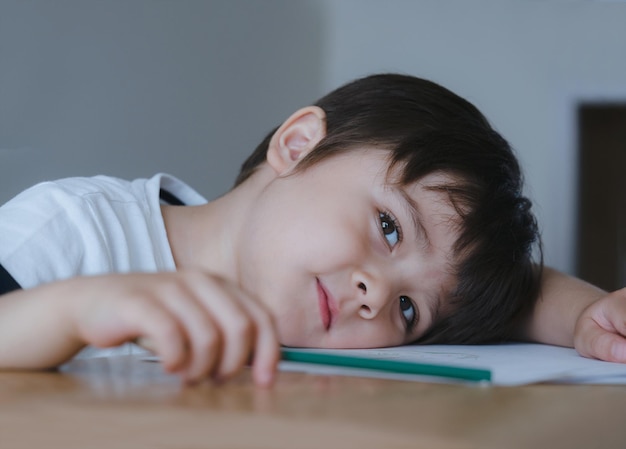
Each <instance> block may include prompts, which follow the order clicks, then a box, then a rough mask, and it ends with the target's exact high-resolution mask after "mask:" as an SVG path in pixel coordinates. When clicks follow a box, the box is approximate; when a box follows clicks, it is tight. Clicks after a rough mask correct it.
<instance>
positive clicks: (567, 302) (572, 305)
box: [517, 268, 606, 347]
mask: <svg viewBox="0 0 626 449" xmlns="http://www.w3.org/2000/svg"><path fill="white" fill-rule="evenodd" d="M605 295H606V292H605V291H603V290H600V289H599V288H597V287H595V286H593V285H591V284H589V283H587V282H585V281H582V280H580V279H577V278H574V277H571V276H568V275H566V274H563V273H560V272H558V271H556V270H554V269H552V268H544V270H543V273H542V283H541V292H540V294H539V297H538V298H537V301H536V302H535V305H534V307H533V309H532V311H531V313H530V315H529V317H528V318H527V319H526V320H524V322H523V324H522V327H521V329H520V330H519V333H518V335H517V336H518V337H519V338H520V339H521V340H525V341H533V342H538V343H546V344H552V345H558V346H568V347H574V329H575V327H576V322H577V320H578V318H579V317H580V315H581V314H582V313H583V310H585V309H586V308H587V307H588V306H589V305H590V304H592V303H594V302H596V301H597V300H598V299H600V298H602V297H603V296H605Z"/></svg>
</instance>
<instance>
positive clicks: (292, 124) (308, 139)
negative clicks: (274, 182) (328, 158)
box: [267, 106, 326, 175]
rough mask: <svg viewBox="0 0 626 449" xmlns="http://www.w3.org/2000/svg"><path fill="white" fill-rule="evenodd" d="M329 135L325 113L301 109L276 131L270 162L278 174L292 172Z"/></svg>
mask: <svg viewBox="0 0 626 449" xmlns="http://www.w3.org/2000/svg"><path fill="white" fill-rule="evenodd" d="M325 135H326V113H325V112H324V110H323V109H321V108H319V107H317V106H307V107H306V108H302V109H298V110H297V111H296V112H294V113H293V114H292V115H291V116H290V117H289V118H288V119H287V120H285V122H284V123H283V124H282V125H281V126H280V128H278V130H276V132H275V133H274V135H273V136H272V139H271V140H270V144H269V147H268V149H267V162H268V164H269V165H270V167H272V168H273V169H274V171H275V172H276V173H277V174H278V175H282V174H284V173H286V172H288V171H290V170H292V169H293V168H294V167H295V166H296V165H297V164H298V162H299V161H300V160H301V159H302V158H304V156H306V155H307V154H309V153H310V152H311V151H312V150H313V149H314V148H315V147H316V146H317V144H318V142H319V141H320V140H322V138H323V137H324V136H325Z"/></svg>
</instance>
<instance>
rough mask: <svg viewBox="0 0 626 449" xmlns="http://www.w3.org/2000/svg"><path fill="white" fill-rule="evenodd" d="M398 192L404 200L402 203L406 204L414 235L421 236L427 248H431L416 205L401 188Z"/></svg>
mask: <svg viewBox="0 0 626 449" xmlns="http://www.w3.org/2000/svg"><path fill="white" fill-rule="evenodd" d="M398 190H399V191H400V194H401V195H402V198H404V201H405V202H406V206H407V208H406V209H407V210H408V212H409V215H410V217H411V221H412V222H413V229H414V230H415V234H416V235H418V236H419V235H422V236H423V237H424V239H425V240H426V244H427V246H429V247H430V246H431V242H430V237H429V235H428V232H426V228H425V227H424V225H423V224H422V219H421V213H420V211H419V207H418V206H417V203H416V202H415V201H414V200H413V198H411V196H410V195H409V194H408V193H407V192H406V190H404V189H402V188H398Z"/></svg>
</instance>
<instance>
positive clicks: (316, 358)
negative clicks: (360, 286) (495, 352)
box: [281, 348, 491, 382]
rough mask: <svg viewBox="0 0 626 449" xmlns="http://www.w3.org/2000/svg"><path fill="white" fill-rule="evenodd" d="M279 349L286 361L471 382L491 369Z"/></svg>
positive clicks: (486, 376)
mask: <svg viewBox="0 0 626 449" xmlns="http://www.w3.org/2000/svg"><path fill="white" fill-rule="evenodd" d="M281 352H282V357H281V358H282V360H284V361H288V362H300V363H312V364H316V365H331V366H341V367H345V368H360V369H367V370H375V371H385V372H389V373H398V374H418V375H423V376H436V377H445V378H451V379H459V380H465V381H472V382H481V381H490V380H491V371H490V370H487V369H480V368H466V367H460V366H451V365H438V364H433V363H419V362H407V361H402V360H383V359H374V358H369V357H357V356H351V355H350V356H349V355H340V354H328V353H319V352H309V351H303V350H298V349H286V348H283V349H282V350H281Z"/></svg>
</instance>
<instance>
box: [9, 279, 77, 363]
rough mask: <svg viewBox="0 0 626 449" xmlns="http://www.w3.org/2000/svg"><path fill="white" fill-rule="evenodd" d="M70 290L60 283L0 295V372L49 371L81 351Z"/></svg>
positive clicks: (64, 283)
mask: <svg viewBox="0 0 626 449" xmlns="http://www.w3.org/2000/svg"><path fill="white" fill-rule="evenodd" d="M71 290H72V287H71V284H70V283H68V282H60V283H54V284H49V285H46V286H43V287H38V288H34V289H28V290H21V291H16V292H13V293H9V294H7V295H3V296H0V369H43V368H51V367H55V366H58V365H59V364H61V363H63V362H65V361H67V360H68V359H69V358H71V357H72V356H73V355H74V354H75V353H76V352H77V351H78V350H80V349H81V347H82V346H83V345H82V344H81V343H80V341H79V339H78V338H77V336H76V332H75V326H74V323H73V318H72V313H71V301H72V299H71V296H72V294H71V293H72V292H71Z"/></svg>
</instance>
